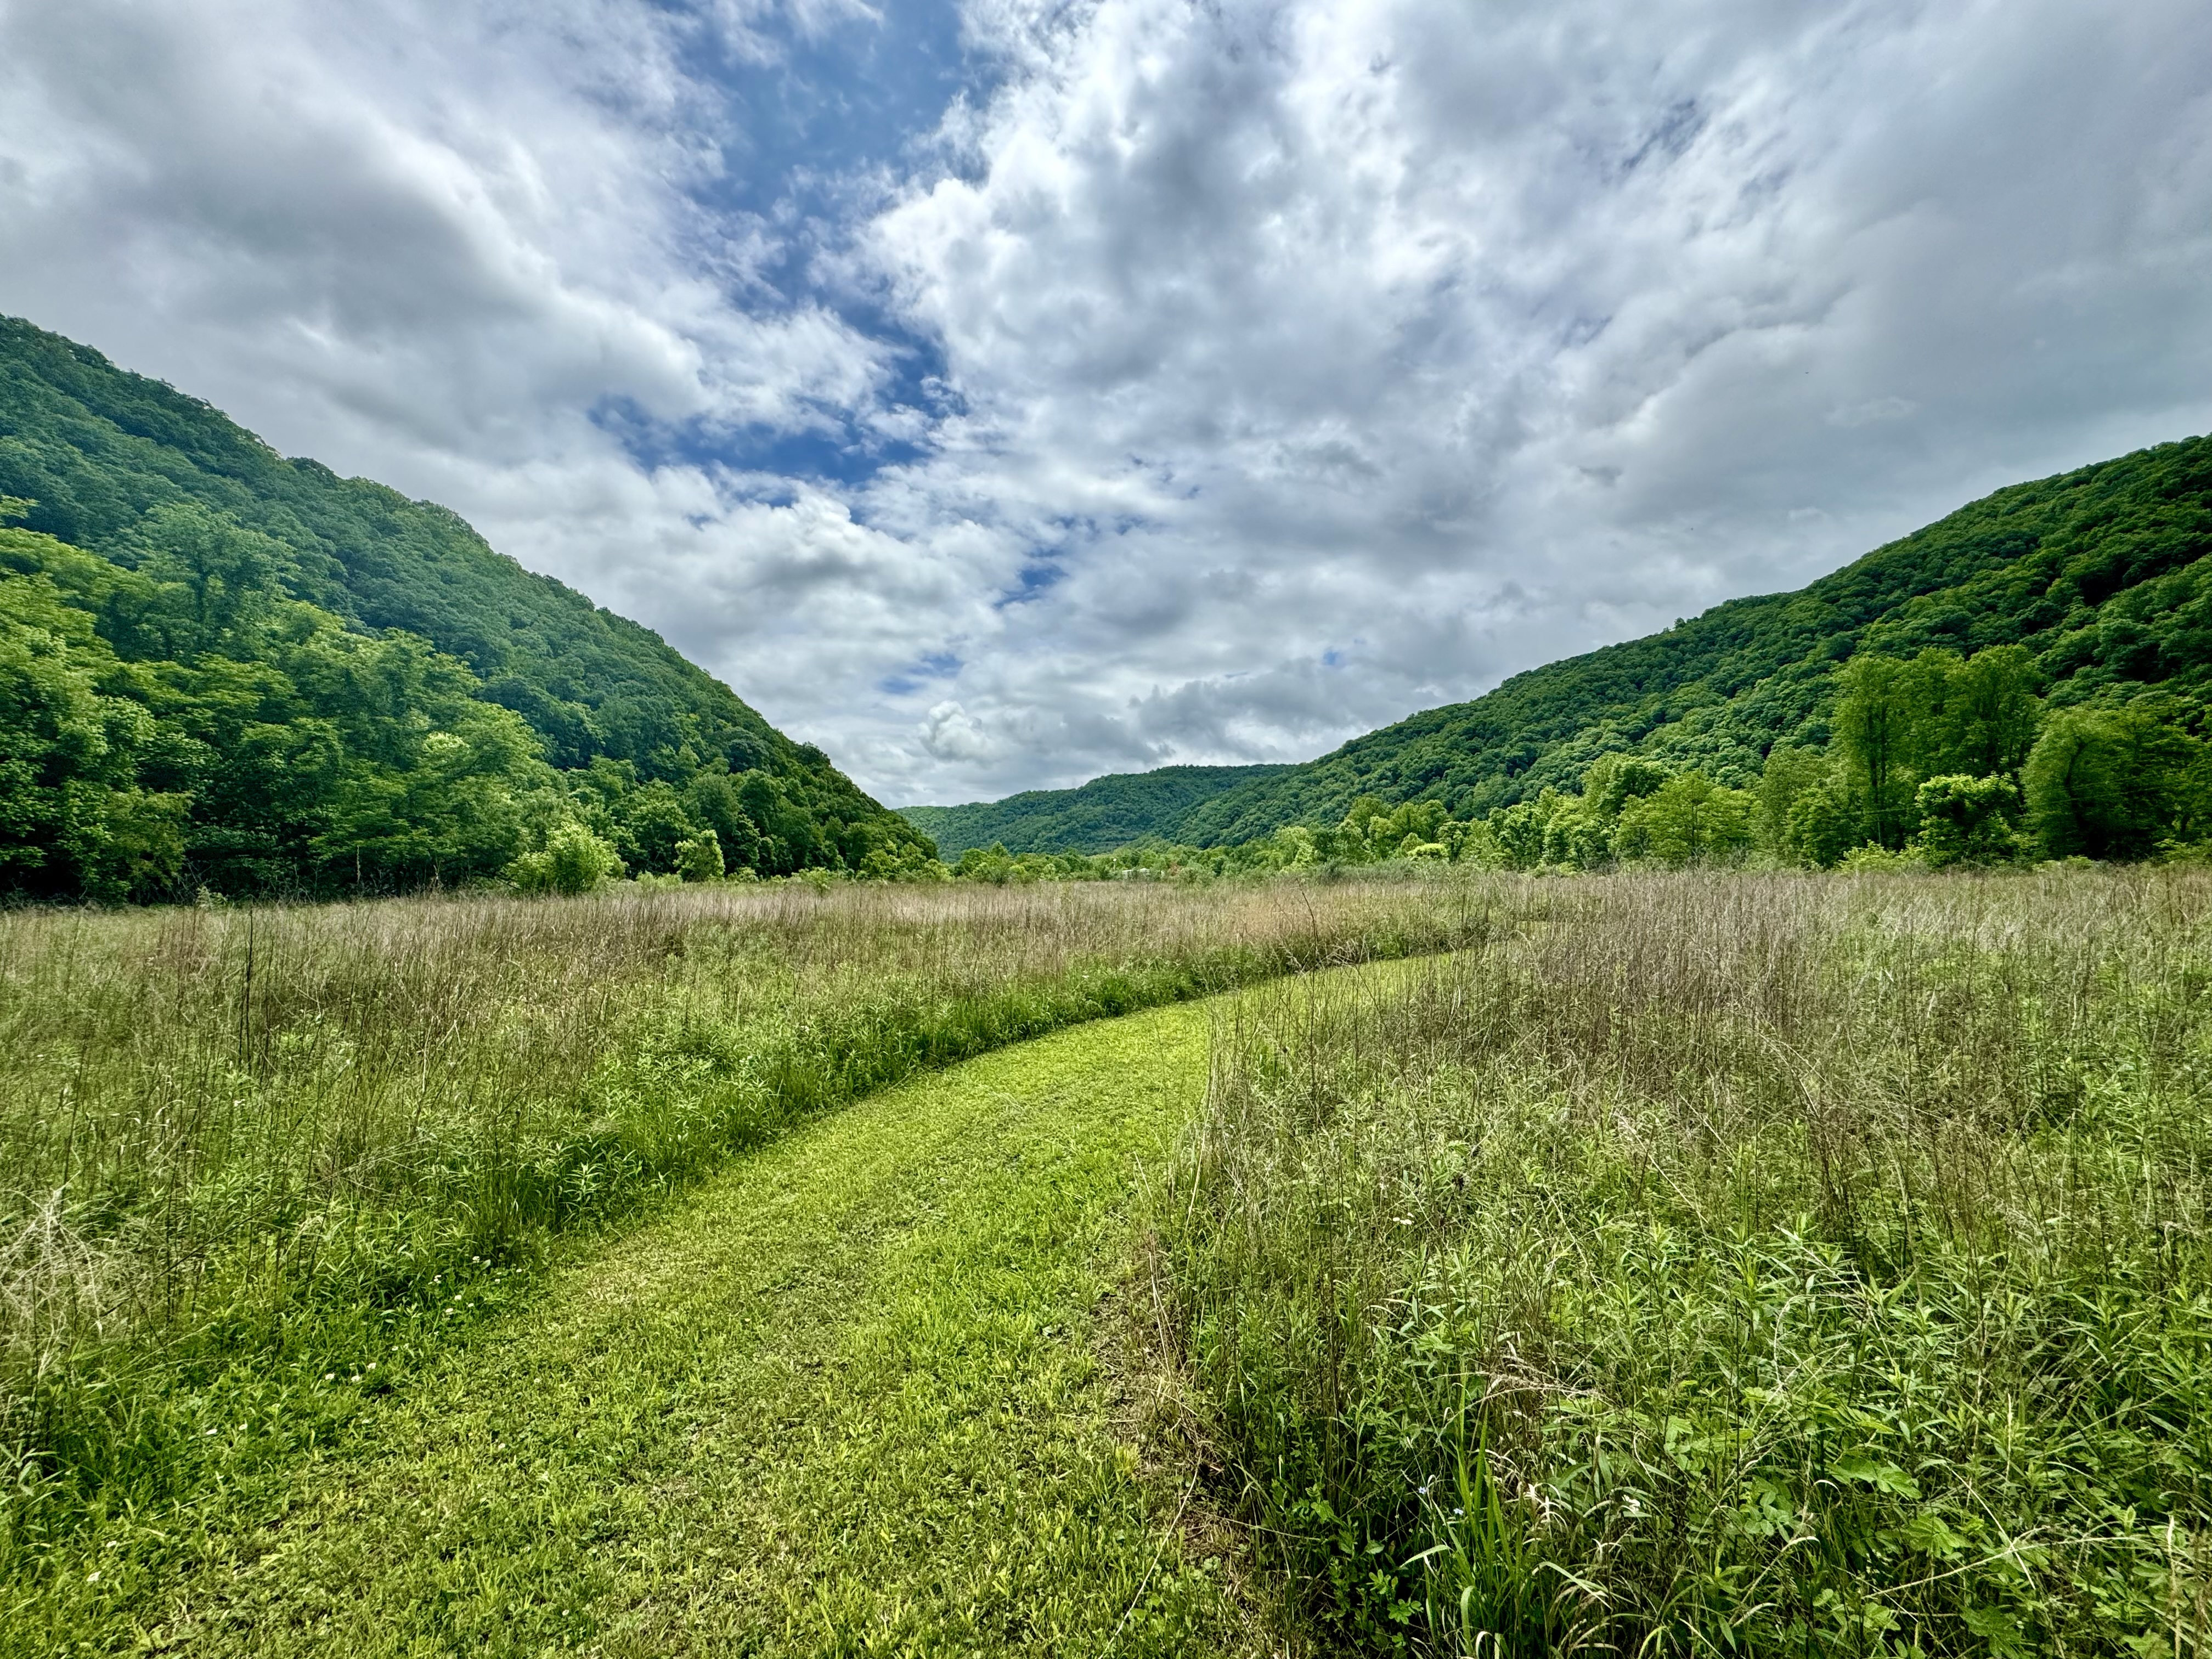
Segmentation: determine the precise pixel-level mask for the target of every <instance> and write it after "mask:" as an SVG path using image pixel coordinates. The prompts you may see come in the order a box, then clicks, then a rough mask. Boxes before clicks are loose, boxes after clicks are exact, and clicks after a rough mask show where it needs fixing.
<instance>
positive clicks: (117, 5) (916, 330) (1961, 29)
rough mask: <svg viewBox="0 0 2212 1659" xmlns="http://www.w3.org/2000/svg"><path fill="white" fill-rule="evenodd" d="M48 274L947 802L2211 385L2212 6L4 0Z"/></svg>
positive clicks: (1902, 518)
mask: <svg viewBox="0 0 2212 1659" xmlns="http://www.w3.org/2000/svg"><path fill="white" fill-rule="evenodd" d="M0 312H5V313H10V314H14V315H18V316H22V317H26V318H28V319H30V320H32V321H33V322H35V323H37V324H39V325H41V326H44V327H46V328H50V329H54V330H57V331H60V332H62V333H64V334H67V335H69V336H70V337H73V338H76V339H78V340H81V341H83V342H85V343H89V344H91V345H94V346H96V347H98V348H99V349H100V350H102V351H104V352H106V354H107V355H108V356H110V357H111V358H112V359H113V360H115V361H116V362H118V363H119V364H121V365H122V366H124V367H125V368H131V369H134V370H137V371H138V372H140V373H142V374H152V375H155V376H157V377H159V378H161V379H162V380H167V381H169V382H171V383H172V384H173V385H175V386H179V387H180V388H182V389H183V390H185V391H187V392H191V393H193V394H194V395H196V396H198V397H201V398H206V399H207V400H208V401H210V403H213V404H216V406H217V407H219V408H221V409H222V410H225V411H226V412H228V414H230V415H231V416H234V418H236V419H238V420H239V421H240V422H243V423H244V424H245V425H246V426H248V427H249V428H252V429H253V430H255V431H257V432H258V433H259V434H261V435H263V436H264V438H266V439H267V440H268V441H270V443H272V444H274V445H275V446H276V447H277V448H278V449H280V450H282V451H283V452H284V453H288V454H299V455H312V456H314V457H316V458H318V459H321V460H323V461H325V462H326V463H327V464H329V465H331V466H334V467H336V468H337V469H338V470H339V471H342V472H346V473H357V474H361V475H365V476H368V477H374V478H378V479H380V480H382V481H384V482H386V483H390V484H392V485H393V486H394V487H396V488H398V489H402V490H404V491H405V492H406V493H407V494H409V495H412V496H417V497H422V498H428V499H433V500H436V501H442V502H444V503H446V504H447V505H448V506H450V507H453V508H454V509H456V510H457V511H459V512H460V513H463V514H464V515H465V517H467V518H468V519H469V520H471V522H472V523H474V524H475V525H476V526H477V528H478V529H479V530H481V531H482V532H483V533H484V534H485V535H486V537H487V538H489V540H490V541H491V543H492V544H493V545H494V546H495V547H497V548H499V549H500V550H502V551H504V552H507V553H509V554H511V555H513V556H514V557H515V558H517V559H519V560H520V561H521V562H523V563H524V564H525V565H527V566H528V567H530V568H532V569H536V570H542V571H545V572H547V573H550V574H553V575H556V576H558V577H560V578H561V579H562V580H565V581H568V582H569V583H571V584H573V585H574V586H577V587H580V588H581V589H582V590H583V591H584V592H586V593H588V594H590V595H591V596H592V598H593V599H596V600H598V601H599V603H601V604H603V605H607V606H609V607H610V608H611V609H613V610H616V611H620V612H623V614H625V615H628V616H631V617H636V618H637V619H638V620H640V621H641V622H643V623H647V625H649V626H651V627H653V628H655V629H659V631H660V632H661V633H662V634H663V635H665V637H666V638H667V639H668V640H669V641H671V643H672V644H674V645H675V646H677V647H678V648H679V649H681V650H683V651H684V652H685V653H687V654H689V655H690V656H691V657H692V658H694V659H696V660H697V661H699V662H701V663H702V664H703V665H706V666H707V667H708V668H709V669H711V670H712V671H714V672H715V673H717V674H718V675H720V677H721V678H724V679H725V680H726V681H727V682H728V683H729V684H731V685H732V687H733V688H734V689H735V690H737V691H738V694H739V695H740V696H743V697H744V698H745V699H746V700H747V701H748V702H751V703H752V704H753V705H754V706H755V707H757V708H759V709H760V710H761V711H762V713H763V714H765V715H766V716H767V717H768V718H769V720H772V721H774V722H775V724H777V725H778V726H781V727H782V728H783V729H784V730H786V731H787V732H790V733H792V734H793V736H794V737H797V738H802V739H805V740H810V741H812V742H815V743H818V744H821V745H822V746H823V748H824V749H826V750H828V751H829V753H830V755H831V756H832V757H834V758H836V760H837V762H838V763H840V764H841V765H842V767H843V768H844V769H846V770H847V771H848V773H850V774H851V775H853V776H854V778H855V779H856V780H857V781H859V782H860V784H861V785H862V786H863V787H866V788H867V789H869V790H870V791H872V793H876V794H877V795H878V796H879V797H880V798H881V799H884V800H885V801H887V802H889V803H890V804H893V805H902V804H907V803H911V802H916V801H935V802H951V801H962V800H971V799H990V798H995V797H997V796H1000V795H1004V794H1006V793H1011V792H1012V791H1014V790H1017V789H1023V788H1034V787H1060V786H1065V785H1071V784H1074V783H1078V782H1080V781H1084V780H1085V779H1087V778H1090V777H1092V776H1095V775H1098V774H1100V773H1102V772H1109V771H1133V770H1141V769H1146V768H1148V767H1152V766H1156V765H1161V764H1166V763H1178V762H1247V761H1271V760H1292V759H1303V758H1306V757H1310V756H1313V755H1316V754H1319V753H1322V752H1324V751H1326V750H1328V749H1330V748H1332V747H1334V745H1335V744H1338V743H1340V742H1342V741H1343V740H1345V739H1346V738H1350V737H1352V736H1355V735H1357V734H1358V733H1359V732H1364V731H1367V730H1370V729H1372V728H1373V727H1375V726H1379V725H1383V724H1385V723H1387V722H1389V721H1390V720H1395V719H1398V718H1401V717H1402V716H1404V715H1406V714H1410V713H1413V712H1414V711H1415V710H1417V709H1420V708H1430V707H1433V706H1435V705H1437V704H1438V703H1442V702H1454V701H1458V700H1461V699H1463V698H1466V697H1469V696H1475V695H1478V694H1480V692H1482V691H1484V690H1487V689H1489V688H1490V687H1492V686H1493V685H1495V684H1497V683H1498V681H1499V680H1500V679H1502V678H1504V677H1505V676H1507V675H1509V674H1511V673H1515V672H1517V671H1520V670H1522V669H1525V668H1528V667H1533V666H1534V665H1538V664H1540V663H1542V662H1545V661H1548V660H1551V659H1554V658H1557V657H1559V656H1563V655H1566V654H1570V653H1575V652H1578V651H1583V650H1587V649H1589V648H1591V647H1595V646H1598V645H1601V644H1604V643H1607V642H1609V641H1615V640H1620V639H1625V638H1629V637H1632V636H1634V635H1639V634H1644V633H1647V632H1650V631H1651V630H1653V629H1659V628H1663V627H1665V626H1667V625H1668V623H1671V622H1673V621H1674V620H1675V619H1676V618H1677V617H1685V616H1690V615H1694V614H1696V613H1697V612H1699V611H1702V610H1704V609H1705V608H1706V607H1707V606H1709V605H1713V604H1717V603H1718V602H1719V601H1721V600H1723V599H1729V598H1731V597H1735V596H1736V595H1739V594H1744V593H1752V592H1774V591H1777V590H1780V589H1784V588H1790V587H1795V586H1800V585H1802V583H1804V582H1805V581H1808V580H1811V579H1812V578H1814V576H1817V575H1819V574H1822V573H1823V572H1825V571H1827V570H1830V569H1832V568H1836V567H1837V566H1838V565H1840V564H1842V563H1844V562H1847V561H1848V560H1850V558H1852V557H1855V556H1857V555H1858V554H1860V553H1862V552H1864V551H1866V550H1868V549H1869V548H1871V547H1874V546H1876V545H1879V544H1881V543H1882V542H1884V541H1887V540H1888V539H1891V538H1894V537H1896V536H1899V535H1901V534H1903V533H1905V532H1907V531H1909V530H1911V529H1913V528H1914V527H1916V526H1918V525H1920V524H1923V523H1925V522H1927V521H1928V520H1931V519H1934V518H1936V517H1939V516H1941V515H1942V513H1945V512H1948V511H1949V510H1950V509H1951V508H1953V507H1957V506H1959V505H1960V504H1962V503H1964V502H1966V501H1970V500H1972V499H1973V498H1975V497H1976V496H1978V495H1983V494H1985V493H1986V492H1988V491H1989V490H1990V489H1995V488H1996V487H1998V486H2000V485H2002V484H2005V483H2013V482H2016V481H2018V480H2021V479H2023V478H2028V477H2041V476H2045V475H2047V474H2050V473H2052V472H2056V471H2063V470H2064V469H2067V468H2069V467H2073V466H2077V465H2082V464H2085V463H2087V462H2090V461H2093V460H2098V459H2104V458H2106V457H2108V456H2111V455H2114V454H2118V453H2124V452H2125V451H2127V450H2130V449H2133V448H2137V447H2142V446H2143V445H2146V444H2150V443H2155V442H2160V441H2166V440H2170V439H2174V438H2180V437H2185V436H2190V435H2196V434H2199V433H2203V432H2205V431H2207V430H2209V429H2212V9H2207V8H2206V7H2205V6H2204V5H2203V0H2130V3H2128V4H2126V5H2124V6H2115V5H2112V4H2109V3H2089V0H2069V3H2062V0H2002V3H1978V0H1952V3H1942V4H1936V3H1928V4H1922V3H1904V0H1867V3H1820V0H1805V3H1794V4H1788V5H1778V4H1776V3H1773V0H1711V3H1677V0H1545V3H1527V4H1510V5H1509V4H1498V3H1492V0H1268V3H1248V0H1201V3H1192V0H1066V3H1050V0H1043V3H1040V0H911V3H902V0H875V3H866V0H696V3H688V0H348V3H346V4H345V5H343V6H333V5H331V4H328V3H315V0H159V3H156V0H0Z"/></svg>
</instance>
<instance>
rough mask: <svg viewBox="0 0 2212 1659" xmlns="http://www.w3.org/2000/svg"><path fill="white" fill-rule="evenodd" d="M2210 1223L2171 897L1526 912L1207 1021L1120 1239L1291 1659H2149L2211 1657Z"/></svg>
mask: <svg viewBox="0 0 2212 1659" xmlns="http://www.w3.org/2000/svg"><path fill="white" fill-rule="evenodd" d="M1522 891H1523V893H1524V894H1525V893H1526V891H1527V890H1525V889H1524V890H1522ZM2208 1206H2212V878H2208V877H2207V876H2206V874H2204V873H2203V872H2196V871H2188V870H2179V869H2166V870H2141V871H2134V872H2126V871H2120V872H2087V871H2051V872H2044V873H2040V874H2037V875H2033V876H2025V877H2018V878H1997V879H1934V880H1931V879H1928V878H1918V879H1907V878H1811V877H1802V878H1801V877H1790V876H1778V875H1776V876H1762V875H1757V874H1744V875H1728V876H1722V875H1696V874H1685V875H1679V876H1657V875H1644V876H1638V875H1623V876H1618V877H1613V878H1602V879H1596V880H1585V881H1574V882H1557V883H1553V884H1548V890H1547V898H1546V900H1545V902H1541V903H1536V902H1523V903H1522V905H1521V906H1520V908H1519V913H1518V915H1517V917H1516V921H1515V925H1513V926H1512V927H1507V928H1504V929H1502V930H1500V931H1499V933H1498V934H1497V935H1496V937H1495V938H1494V939H1493V940H1492V943H1491V944H1490V945H1488V946H1487V947H1486V948H1483V949H1480V950H1470V951H1467V952H1464V953H1462V954H1461V955H1460V956H1458V957H1455V958H1454V959H1452V960H1450V961H1449V962H1439V963H1430V964H1422V965H1420V966H1418V967H1416V968H1414V969H1409V970H1407V971H1406V972H1404V973H1401V974H1399V975H1394V976H1389V977H1386V978H1383V979H1380V980H1372V981H1364V982H1358V983H1351V982H1345V981H1304V982H1288V983H1285V984H1282V985H1279V986H1277V987H1269V988H1263V989H1260V990H1256V991H1254V992H1252V993H1249V994H1247V995H1246V996H1244V997H1243V999H1242V1000H1240V1003H1239V1005H1238V1012H1237V1014H1236V1016H1235V1018H1234V1020H1233V1022H1232V1025H1231V1029H1229V1030H1226V1031H1225V1033H1224V1034H1223V1036H1222V1038H1221V1042H1220V1048H1219V1051H1218V1054H1217V1056H1216V1060H1215V1065H1214V1074H1213V1079H1212V1087H1211V1089H1210V1092H1209V1098H1208V1103H1207V1107H1206V1115H1205V1116H1204V1118H1203V1120H1202V1121H1201V1123H1200V1125H1199V1126H1198V1127H1195V1128H1194V1130H1192V1131H1191V1132H1190V1133H1189V1134H1188V1137H1187V1139H1186V1140H1185V1142H1184V1144H1183V1146H1182V1150H1181V1152H1179V1153H1178V1155H1177V1158H1176V1160H1175V1161H1174V1163H1173V1164H1172V1165H1171V1166H1170V1169H1169V1170H1166V1171H1165V1172H1164V1173H1163V1174H1162V1175H1161V1176H1160V1177H1159V1178H1158V1181H1157V1182H1156V1183H1155V1186H1154V1189H1153V1192H1152V1199H1151V1205H1150V1207H1151V1212H1152V1215H1153V1218H1154V1225H1155V1231H1156V1234H1157V1237H1158V1247H1157V1248H1158V1253H1159V1262H1160V1271H1161V1273H1162V1275H1163V1278H1164V1282H1165V1283H1166V1285H1168V1287H1169V1293H1170V1298H1171V1302H1172V1305H1173V1308H1174V1311H1175V1316H1176V1330H1177V1333H1178V1340H1179V1341H1180V1343H1181V1345H1182V1364H1184V1365H1185V1366H1186V1367H1187V1369H1188V1372H1189V1373H1190V1376H1191V1377H1192V1379H1193V1382H1194V1392H1195V1395H1196V1397H1198V1398H1200V1399H1202V1400H1205V1401H1209V1402H1210V1404H1211V1410H1212V1421H1211V1423H1210V1425H1209V1428H1208V1432H1209V1433H1210V1435H1211V1437H1212V1441H1213V1443H1214V1445H1215V1448H1216V1454H1215V1455H1218V1457H1220V1458H1221V1460H1222V1461H1223V1462H1224V1464H1225V1468H1226V1469H1227V1471H1228V1473H1227V1474H1226V1475H1225V1477H1224V1480H1223V1482H1222V1486H1221V1498H1222V1501H1223V1502H1225V1503H1226V1504H1230V1505H1231V1506H1233V1507H1235V1508H1236V1509H1237V1510H1239V1511H1240V1512H1241V1513H1242V1515H1243V1518H1244V1519H1245V1520H1246V1521H1247V1522H1249V1523H1250V1527H1251V1530H1250V1533H1249V1537H1250V1539H1251V1540H1252V1541H1253V1544H1254V1546H1255V1549H1256V1551H1257V1552H1258V1553H1259V1555H1260V1557H1261V1559H1263V1560H1264V1561H1265V1562H1267V1564H1268V1565H1270V1566H1271V1567H1272V1568H1273V1570H1274V1571H1277V1572H1278V1573H1279V1574H1280V1575H1281V1576H1282V1577H1283V1578H1284V1580H1285V1582H1287V1583H1290V1584H1291V1585H1292V1586H1294V1587H1295V1590H1296V1593H1297V1595H1298V1596H1299V1598H1300V1601H1301V1602H1302V1605H1303V1607H1304V1613H1305V1615H1306V1617H1307V1618H1308V1619H1309V1620H1310V1623H1311V1626H1312V1627H1313V1629H1314V1630H1315V1632H1316V1633H1317V1636H1318V1638H1319V1639H1320V1640H1321V1642H1322V1644H1323V1645H1325V1646H1329V1647H1335V1648H1341V1649H1346V1650H1360V1651H1377V1652H1387V1651H1393V1650H1407V1651H1415V1652H1424V1653H1437V1654H1449V1655H1462V1654H1481V1655H1490V1654H1537V1653H1555V1652H1557V1653H1565V1652H1577V1651H1580V1652H1591V1653H1619V1654H1623V1655H1626V1654H1637V1655H1656V1654H1685V1655H1686V1654H1717V1653H1738V1654H1772V1655H1784V1654H1787V1655H1790V1656H1803V1655H1837V1656H1842V1655H1870V1654H1881V1653H1899V1654H1902V1653H1956V1654H1992V1655H2010V1654H2073V1655H2087V1654H2118V1655H2139V1656H2143V1659H2149V1656H2153V1655H2173V1656H2181V1655H2186V1654H2196V1653H2203V1652H2204V1651H2206V1650H2207V1646H2208V1640H2212V1617H2208V1605H2207V1602H2208V1594H2212V1231H2209V1229H2212V1209H2209V1208H2208Z"/></svg>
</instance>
